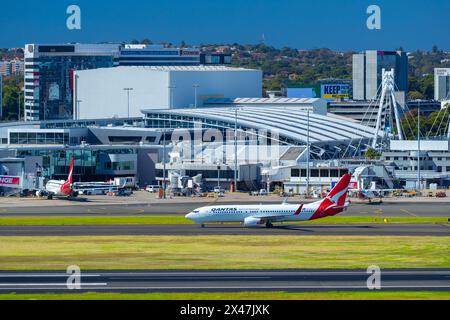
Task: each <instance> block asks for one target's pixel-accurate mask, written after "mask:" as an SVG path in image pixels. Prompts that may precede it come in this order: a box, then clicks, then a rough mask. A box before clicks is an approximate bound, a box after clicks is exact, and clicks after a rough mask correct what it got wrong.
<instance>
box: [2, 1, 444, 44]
mask: <svg viewBox="0 0 450 320" xmlns="http://www.w3.org/2000/svg"><path fill="white" fill-rule="evenodd" d="M70 4H77V5H79V6H80V7H81V10H82V30H81V31H69V30H67V28H66V19H67V14H66V8H67V6H68V5H70ZM370 4H377V5H379V6H380V7H381V12H382V29H381V30H375V31H370V30H368V29H367V28H366V19H367V17H368V15H367V14H366V9H367V7H368V5H370ZM449 13H450V1H449V0H427V1H419V0H409V1H408V0H370V1H367V0H314V1H313V0H146V1H143V0H125V1H124V0H120V1H116V0H110V1H102V0H95V1H94V0H72V1H67V0H53V1H50V0H40V1H37V0H33V1H31V0H20V1H2V6H1V12H0V47H22V46H23V45H24V44H25V43H59V42H103V41H109V42H122V41H130V40H131V39H134V38H136V39H143V38H150V39H151V40H152V41H154V42H160V41H168V42H172V43H174V44H179V43H180V42H181V41H182V40H184V41H186V42H187V43H189V44H195V45H196V44H200V43H232V42H239V43H258V42H259V41H260V39H261V36H262V34H263V33H264V34H265V38H266V43H267V44H269V45H273V46H275V47H283V46H290V47H295V48H302V49H311V48H322V47H327V48H331V49H335V50H363V49H395V48H397V47H400V46H401V47H403V48H404V49H405V50H416V49H421V50H429V49H431V47H432V46H433V45H434V44H436V45H438V47H439V48H441V49H446V50H450V41H449V40H450V37H449V34H450V19H449V18H448V15H449Z"/></svg>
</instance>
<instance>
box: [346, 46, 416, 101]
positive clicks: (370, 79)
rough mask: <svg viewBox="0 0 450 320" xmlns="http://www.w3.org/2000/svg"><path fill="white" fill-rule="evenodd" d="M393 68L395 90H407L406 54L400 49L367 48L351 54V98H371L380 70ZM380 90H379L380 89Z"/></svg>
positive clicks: (374, 95)
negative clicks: (381, 49)
mask: <svg viewBox="0 0 450 320" xmlns="http://www.w3.org/2000/svg"><path fill="white" fill-rule="evenodd" d="M383 69H385V70H391V69H394V70H395V84H396V86H397V88H396V91H404V92H405V93H406V92H407V91H408V56H407V55H406V53H405V52H402V51H376V50H367V51H365V52H363V53H358V54H354V55H353V99H354V100H373V99H375V97H376V95H377V90H378V88H379V87H380V85H381V82H382V70H383ZM380 91H381V90H380Z"/></svg>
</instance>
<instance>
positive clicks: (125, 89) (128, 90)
mask: <svg viewBox="0 0 450 320" xmlns="http://www.w3.org/2000/svg"><path fill="white" fill-rule="evenodd" d="M123 90H124V91H126V92H127V98H128V119H130V91H133V88H123Z"/></svg>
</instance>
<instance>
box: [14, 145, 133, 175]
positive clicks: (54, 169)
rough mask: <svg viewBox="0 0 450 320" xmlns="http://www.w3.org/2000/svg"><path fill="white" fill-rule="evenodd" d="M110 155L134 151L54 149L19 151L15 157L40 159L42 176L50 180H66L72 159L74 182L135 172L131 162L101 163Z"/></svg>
mask: <svg viewBox="0 0 450 320" xmlns="http://www.w3.org/2000/svg"><path fill="white" fill-rule="evenodd" d="M112 154H136V150H135V149H104V150H95V149H88V148H85V149H83V148H80V149H54V150H43V149H40V150H21V151H18V153H17V156H18V157H19V158H22V157H30V156H36V157H42V167H43V168H42V169H43V175H44V176H45V177H48V178H51V179H66V178H67V174H68V172H69V167H70V159H71V157H72V156H73V157H74V162H75V163H74V181H92V180H99V181H102V180H107V179H110V178H113V177H114V176H117V175H116V174H114V175H110V174H108V173H107V171H108V170H111V169H112V170H116V171H120V170H135V169H136V168H135V163H134V162H133V161H121V162H101V161H100V159H105V158H106V159H107V158H109V155H112Z"/></svg>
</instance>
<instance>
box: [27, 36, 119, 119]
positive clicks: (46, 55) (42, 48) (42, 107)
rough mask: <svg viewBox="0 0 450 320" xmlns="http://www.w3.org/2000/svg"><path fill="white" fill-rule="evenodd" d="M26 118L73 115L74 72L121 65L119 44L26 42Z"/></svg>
mask: <svg viewBox="0 0 450 320" xmlns="http://www.w3.org/2000/svg"><path fill="white" fill-rule="evenodd" d="M24 52H25V114H24V119H25V121H33V120H50V119H70V118H72V110H73V109H72V106H73V101H72V100H73V84H74V79H73V72H74V71H75V70H86V69H95V68H105V67H113V66H116V65H118V62H119V53H120V45H119V44H63V45H39V44H27V45H26V46H25V50H24Z"/></svg>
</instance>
